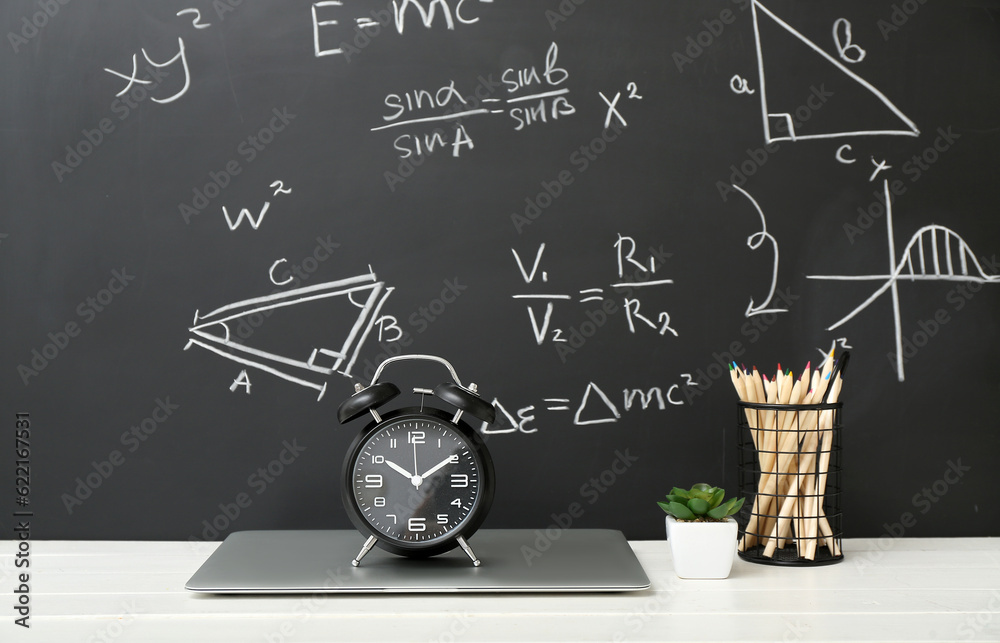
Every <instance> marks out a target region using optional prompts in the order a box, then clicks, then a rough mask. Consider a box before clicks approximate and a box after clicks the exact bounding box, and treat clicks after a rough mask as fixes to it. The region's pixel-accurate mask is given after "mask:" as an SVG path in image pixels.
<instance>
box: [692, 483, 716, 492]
mask: <svg viewBox="0 0 1000 643" xmlns="http://www.w3.org/2000/svg"><path fill="white" fill-rule="evenodd" d="M714 490H715V487H713V486H712V485H710V484H705V483H704V482H699V483H698V484H696V485H694V486H693V487H691V491H709V492H711V491H714Z"/></svg>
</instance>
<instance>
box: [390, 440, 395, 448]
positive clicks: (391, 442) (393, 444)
mask: <svg viewBox="0 0 1000 643" xmlns="http://www.w3.org/2000/svg"><path fill="white" fill-rule="evenodd" d="M389 448H390V449H395V448H396V438H389Z"/></svg>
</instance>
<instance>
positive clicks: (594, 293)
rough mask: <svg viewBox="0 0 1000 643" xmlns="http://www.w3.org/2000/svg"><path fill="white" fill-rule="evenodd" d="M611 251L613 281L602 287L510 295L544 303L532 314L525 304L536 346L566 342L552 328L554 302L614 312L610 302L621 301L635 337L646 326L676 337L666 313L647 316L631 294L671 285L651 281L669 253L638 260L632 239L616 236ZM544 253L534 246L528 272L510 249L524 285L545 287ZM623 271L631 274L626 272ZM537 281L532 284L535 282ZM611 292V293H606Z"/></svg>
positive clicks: (665, 281) (562, 332)
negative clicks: (594, 305)
mask: <svg viewBox="0 0 1000 643" xmlns="http://www.w3.org/2000/svg"><path fill="white" fill-rule="evenodd" d="M612 246H613V248H614V255H615V260H616V262H617V268H618V270H617V277H618V278H617V279H616V280H614V281H613V282H611V283H610V284H608V285H606V286H603V287H593V288H583V289H580V290H578V291H577V293H576V294H575V295H571V294H569V293H551V292H545V293H523V294H516V295H512V297H513V298H514V299H517V300H523V301H543V302H545V309H544V312H541V313H536V311H535V307H534V306H533V305H532V304H530V303H529V304H528V305H527V311H528V319H529V320H530V322H531V331H532V333H533V335H534V338H535V342H536V343H537V344H538V345H539V346H540V345H542V344H543V343H544V342H545V341H546V340H548V341H551V342H568V341H569V334H567V333H566V332H565V329H562V328H553V327H552V313H553V312H554V310H555V304H556V302H558V301H573V300H574V299H575V300H576V301H577V302H578V303H581V304H586V303H590V302H603V303H604V306H603V308H604V310H605V312H607V313H612V312H614V309H613V308H616V307H617V305H616V304H615V303H614V302H615V300H616V299H617V298H619V297H621V298H622V305H623V307H624V310H625V320H626V323H627V324H628V330H629V332H630V333H633V334H635V333H636V329H637V328H644V327H648V328H649V329H652V331H653V332H655V333H657V334H659V335H666V334H667V333H670V334H671V335H673V336H674V337H677V331H676V330H674V329H673V328H672V327H671V326H670V313H668V312H667V311H665V310H662V311H657V312H656V313H652V315H651V314H650V313H648V312H647V311H646V310H645V309H643V308H642V301H641V300H640V298H639V297H638V296H637V295H636V294H635V290H636V289H645V288H653V287H657V286H669V285H671V284H673V283H674V280H673V279H654V278H653V277H654V276H657V275H656V273H657V271H658V270H659V269H660V268H662V267H663V265H664V262H665V260H666V259H668V258H669V257H670V253H666V252H664V251H663V249H662V247H661V248H658V249H656V248H652V247H651V248H650V249H649V254H648V256H645V257H642V261H640V260H639V259H637V258H636V253H637V252H638V246H637V244H636V241H635V239H634V238H632V237H629V236H623V235H621V234H619V235H618V238H617V239H616V240H615V242H614V244H612ZM544 252H545V244H544V243H542V244H540V245H539V246H538V250H537V251H536V252H535V258H534V260H533V262H532V264H531V270H528V269H527V268H526V267H525V263H524V260H523V259H522V258H521V255H520V254H519V253H518V252H517V250H516V249H514V248H511V253H513V255H514V261H515V263H516V264H517V269H518V271H519V272H520V273H521V277H522V278H523V279H524V283H525V284H528V285H535V284H537V283H541V284H545V283H547V282H548V280H549V273H548V272H547V271H545V270H543V271H542V272H541V273H540V274H539V266H540V265H541V262H542V255H543V254H544ZM627 270H630V271H631V272H629V273H628V274H626V273H627ZM536 277H537V278H539V279H540V281H539V282H536V281H535V279H536ZM608 293H611V294H608ZM654 319H655V321H654Z"/></svg>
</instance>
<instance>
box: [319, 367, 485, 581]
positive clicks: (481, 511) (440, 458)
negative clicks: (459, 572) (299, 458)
mask: <svg viewBox="0 0 1000 643" xmlns="http://www.w3.org/2000/svg"><path fill="white" fill-rule="evenodd" d="M404 360H426V361H431V362H437V363H440V364H443V365H444V366H445V367H447V369H448V372H449V373H450V374H451V377H452V381H451V382H444V383H442V384H439V385H437V386H436V387H434V388H433V389H427V388H414V389H413V391H414V393H418V394H420V395H421V399H420V401H421V403H420V406H414V407H405V408H399V409H395V410H392V411H388V412H386V413H385V414H380V413H379V412H378V411H377V409H378V408H379V407H381V406H383V405H385V404H386V403H388V402H389V401H390V400H392V399H394V398H395V397H396V396H398V395H399V394H400V390H399V388H398V387H397V386H396V385H395V384H393V383H391V382H380V381H379V377H380V376H381V374H382V371H383V369H384V368H385V367H386V366H387V365H389V364H390V363H392V362H398V361H404ZM355 390H356V392H355V394H354V395H352V396H351V397H349V398H348V399H346V400H345V401H344V402H343V403H342V404H341V405H340V408H339V409H338V411H337V419H338V420H340V423H341V424H345V423H347V422H350V421H352V420H355V419H357V418H358V417H360V416H362V415H371V417H372V422H370V423H369V424H368V425H367V426H365V428H364V429H362V431H361V433H360V434H359V435H358V436H357V437H356V438H355V439H354V442H353V443H352V444H351V446H350V448H349V449H348V451H347V456H346V457H345V458H344V470H343V485H342V487H341V490H342V494H341V495H342V498H343V501H344V508H345V509H346V510H347V515H348V517H349V518H350V519H351V522H352V523H353V524H354V526H355V527H356V528H357V529H358V531H360V532H361V533H362V534H364V535H367V536H368V538H367V540H366V541H365V543H364V545H363V546H362V548H361V551H360V552H359V553H358V555H357V556H356V557H355V559H354V560H353V561H351V564H352V565H354V566H355V567H357V566H358V565H359V564H360V562H361V559H362V558H364V557H365V555H366V554H367V553H368V552H369V551H371V549H372V547H373V546H375V545H378V546H379V547H380V548H382V549H384V550H386V551H388V552H391V553H393V554H397V555H400V556H411V557H427V556H435V555H437V554H442V553H444V552H447V551H450V550H452V549H454V548H455V547H461V548H462V550H463V551H465V553H466V554H467V555H468V556H469V558H470V559H472V563H473V565H476V566H478V565H479V564H480V561H479V559H478V558H477V557H476V554H475V553H474V552H473V551H472V548H471V547H470V546H469V543H468V538H469V537H470V536H472V534H474V533H475V531H476V530H477V529H478V528H479V526H480V525H481V524H482V523H483V520H484V519H485V518H486V514H487V513H488V512H489V509H490V505H491V504H492V502H493V488H494V487H493V485H494V474H493V461H492V459H491V458H490V454H489V451H487V449H486V443H485V442H484V441H483V439H482V437H481V436H480V435H479V433H478V432H476V431H475V430H474V429H473V428H472V427H470V426H469V425H468V424H467V423H466V422H465V421H463V420H462V415H463V414H465V413H468V414H469V415H472V416H473V417H476V418H478V419H480V420H483V421H485V422H488V423H492V422H493V420H494V419H495V418H496V410H495V409H494V407H493V405H492V404H490V403H489V402H487V401H485V400H484V399H483V398H481V397H480V396H479V395H478V394H477V388H476V385H475V384H469V386H467V387H466V386H462V384H461V382H460V381H459V379H458V375H456V373H455V369H454V368H453V367H452V365H451V364H450V363H449V362H448V361H446V360H444V359H442V358H440V357H436V356H433V355H399V356H397V357H390V358H389V359H387V360H385V361H384V362H382V363H381V364H380V365H379V367H378V368H377V369H376V370H375V375H374V376H373V377H372V381H371V383H370V384H369V385H368V386H367V387H365V386H362V385H361V384H356V385H355ZM426 395H433V396H434V397H436V398H437V399H438V400H441V401H443V402H446V403H447V405H448V406H450V407H453V410H450V411H448V410H444V409H438V408H433V407H429V406H426V405H425V404H424V397H425V396H426Z"/></svg>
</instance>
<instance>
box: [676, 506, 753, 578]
mask: <svg viewBox="0 0 1000 643" xmlns="http://www.w3.org/2000/svg"><path fill="white" fill-rule="evenodd" d="M737 531H738V526H737V524H736V520H734V519H733V518H732V516H730V517H729V518H727V519H726V522H687V521H682V520H677V519H676V518H674V517H673V516H669V515H668V516H667V541H668V542H669V543H670V553H671V555H672V556H673V559H674V572H675V573H676V574H677V575H678V576H680V577H681V578H726V577H728V576H729V572H730V571H731V570H732V568H733V559H734V558H736V534H737Z"/></svg>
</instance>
